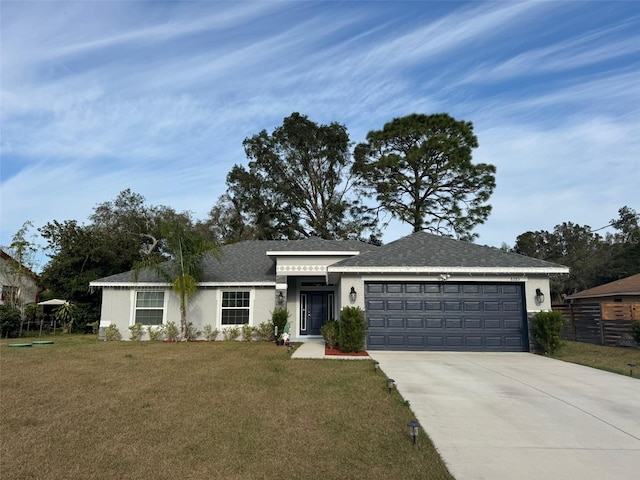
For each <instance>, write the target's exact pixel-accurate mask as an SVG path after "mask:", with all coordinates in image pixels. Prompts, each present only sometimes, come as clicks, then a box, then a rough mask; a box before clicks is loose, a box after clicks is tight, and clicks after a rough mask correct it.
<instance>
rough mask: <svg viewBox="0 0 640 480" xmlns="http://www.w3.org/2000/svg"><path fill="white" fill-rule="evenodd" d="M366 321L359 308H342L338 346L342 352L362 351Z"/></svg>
mask: <svg viewBox="0 0 640 480" xmlns="http://www.w3.org/2000/svg"><path fill="white" fill-rule="evenodd" d="M366 332H367V319H366V317H365V314H364V310H362V309H361V308H360V307H344V308H343V309H342V311H341V312H340V327H339V328H338V345H339V346H340V350H342V351H343V352H359V351H361V350H364V343H365V338H364V337H365V334H366Z"/></svg>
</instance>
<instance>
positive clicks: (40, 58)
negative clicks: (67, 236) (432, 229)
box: [0, 0, 640, 246]
mask: <svg viewBox="0 0 640 480" xmlns="http://www.w3.org/2000/svg"><path fill="white" fill-rule="evenodd" d="M0 22H1V24H0V27H1V33H0V40H1V43H0V48H1V52H0V53H1V55H0V56H1V64H0V67H1V73H0V74H1V78H0V80H1V84H0V95H1V97H0V102H1V103H0V121H1V124H0V126H1V132H0V133H1V152H0V155H1V165H2V166H1V177H2V184H1V187H2V191H1V202H2V203H1V211H0V214H1V220H2V222H1V223H2V226H1V232H0V245H7V244H8V243H10V240H11V236H12V235H13V234H14V233H15V232H16V230H17V229H18V228H19V227H20V226H21V225H22V223H23V222H24V221H25V220H32V221H33V222H34V224H35V226H36V227H38V226H41V225H43V224H45V223H46V222H48V221H51V220H54V219H55V220H65V219H75V220H78V221H80V222H85V221H87V217H88V216H89V214H90V213H91V211H92V209H93V207H94V206H95V205H96V204H98V203H101V202H105V201H108V200H112V199H114V198H115V197H116V195H117V194H118V193H119V192H120V191H121V190H124V189H125V188H131V189H132V190H133V191H134V192H137V193H140V194H142V195H144V196H145V197H146V199H147V202H148V203H149V204H153V205H160V204H163V205H169V206H172V207H174V208H176V209H177V210H190V211H192V212H193V213H194V215H195V217H196V218H205V217H206V214H207V212H208V211H209V210H210V208H211V207H212V205H213V204H214V203H215V201H216V199H217V198H218V196H219V195H220V194H222V193H224V191H225V177H226V174H227V173H228V172H229V170H230V169H231V167H232V166H233V165H234V164H236V163H238V164H246V157H245V155H244V151H243V148H242V141H243V139H244V138H246V137H249V136H251V135H254V134H256V133H258V132H259V131H260V130H262V129H267V130H268V131H272V129H273V128H274V127H276V126H277V125H280V124H281V123H282V120H283V118H284V117H286V116H288V115H290V114H291V113H292V112H294V111H297V112H300V113H303V114H306V115H308V116H309V117H310V119H312V120H314V121H316V122H319V123H329V122H332V121H338V122H340V123H342V124H344V125H345V126H346V127H347V128H348V130H349V133H350V136H351V140H352V141H354V142H360V141H363V140H364V138H365V136H366V134H367V132H368V131H370V130H373V129H380V128H381V127H382V126H383V125H384V123H385V122H387V121H390V120H391V119H392V118H394V117H399V116H404V115H407V114H410V113H414V112H417V113H427V114H430V113H438V112H447V113H449V114H451V115H453V116H454V117H456V118H458V119H461V120H467V121H471V122H473V124H474V127H475V132H476V134H477V136H478V139H479V144H480V147H479V148H478V149H477V150H476V151H475V152H474V159H475V161H478V162H488V163H492V164H494V165H496V166H497V170H498V173H497V188H496V190H495V192H494V194H493V196H492V198H491V200H490V203H491V204H492V205H493V213H492V214H491V216H490V217H489V219H488V221H487V222H486V223H485V224H484V225H482V226H480V227H478V228H476V230H475V231H476V232H477V233H479V234H480V238H479V239H478V241H477V242H478V243H480V244H488V245H494V246H500V245H501V244H502V243H503V242H505V243H507V244H508V245H513V244H514V243H515V239H516V237H517V236H518V235H519V234H521V233H523V232H526V231H529V230H552V229H553V227H554V226H555V225H556V224H559V223H561V222H563V221H572V222H576V223H579V224H583V225H584V224H586V225H590V226H591V227H593V228H598V227H601V226H604V225H606V224H607V223H608V222H609V220H610V219H612V218H615V217H616V216H617V210H618V209H619V208H620V207H622V206H624V205H628V206H630V207H632V208H635V209H636V210H640V201H639V199H640V194H639V193H638V187H639V186H640V2H635V1H628V2H613V1H611V2H608V1H602V2H580V1H563V2H555V1H537V2H480V1H474V2H457V1H447V2H426V1H425V2H420V1H413V2H311V1H295V2H284V1H270V2H216V1H201V2H196V1H182V2H177V1H176V2H168V1H167V2H162V1H148V2H138V1H113V2H110V1H100V2H94V1H83V2H63V1H47V2H36V1H19V2H14V1H6V0H2V1H1V3H0ZM409 232H410V227H409V226H407V225H399V224H393V225H391V226H390V227H389V229H388V230H387V231H386V232H385V235H384V240H385V241H387V242H388V241H391V240H394V239H396V238H399V237H400V236H402V235H405V234H407V233H409Z"/></svg>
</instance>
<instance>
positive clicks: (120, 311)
mask: <svg viewBox="0 0 640 480" xmlns="http://www.w3.org/2000/svg"><path fill="white" fill-rule="evenodd" d="M144 290H146V291H150V290H152V291H163V292H165V302H164V306H165V309H164V310H165V311H164V320H163V323H164V324H165V325H166V324H167V323H169V322H175V324H176V325H178V326H179V325H180V299H179V297H178V295H177V294H176V293H175V292H173V290H171V289H170V288H164V289H163V288H159V289H156V288H154V289H148V288H139V289H135V288H109V287H104V288H103V292H102V307H101V315H100V327H101V329H102V328H106V327H108V326H109V325H111V324H114V325H116V327H117V328H118V331H119V332H120V335H121V337H122V339H123V340H128V339H129V326H131V325H133V324H134V323H135V299H136V292H137V291H144ZM222 291H249V292H250V306H251V313H250V316H249V325H251V326H258V325H259V324H260V323H262V322H268V321H271V312H272V311H273V309H274V308H275V290H274V289H273V288H240V287H230V288H224V289H218V288H201V289H199V290H198V291H197V292H196V294H195V295H194V296H193V297H192V298H191V299H190V300H189V303H188V309H187V322H191V323H193V326H194V327H195V328H196V329H197V330H200V331H202V330H203V328H204V326H205V325H211V326H212V328H214V329H218V330H220V331H222V330H224V329H225V328H230V327H233V326H229V325H224V326H223V325H222V321H221V309H220V305H221V299H222ZM238 327H241V325H238ZM142 339H143V340H144V339H148V336H147V334H146V332H145V334H144V335H143V337H142Z"/></svg>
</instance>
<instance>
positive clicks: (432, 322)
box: [426, 318, 444, 329]
mask: <svg viewBox="0 0 640 480" xmlns="http://www.w3.org/2000/svg"><path fill="white" fill-rule="evenodd" d="M426 323H427V329H429V328H444V319H442V318H427V319H426Z"/></svg>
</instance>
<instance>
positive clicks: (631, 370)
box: [627, 363, 638, 377]
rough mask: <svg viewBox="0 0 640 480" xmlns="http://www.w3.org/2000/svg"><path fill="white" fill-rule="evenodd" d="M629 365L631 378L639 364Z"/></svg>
mask: <svg viewBox="0 0 640 480" xmlns="http://www.w3.org/2000/svg"><path fill="white" fill-rule="evenodd" d="M627 365H629V376H630V377H633V367H637V366H638V364H637V363H627Z"/></svg>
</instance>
